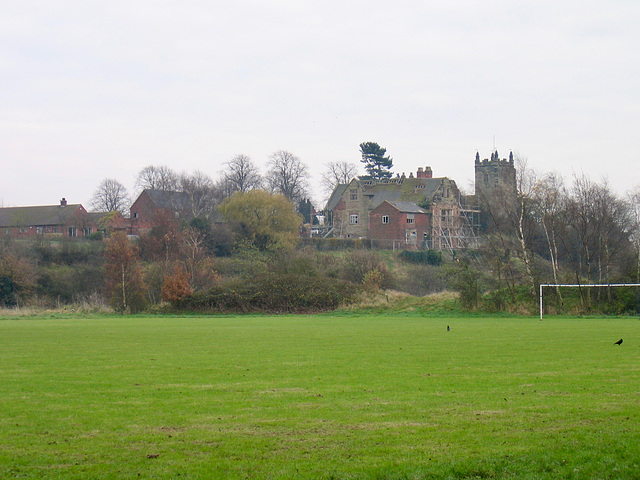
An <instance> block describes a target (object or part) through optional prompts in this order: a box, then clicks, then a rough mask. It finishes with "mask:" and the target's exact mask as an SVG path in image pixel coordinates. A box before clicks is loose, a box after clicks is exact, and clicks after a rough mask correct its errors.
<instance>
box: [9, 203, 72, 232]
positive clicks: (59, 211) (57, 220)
mask: <svg viewBox="0 0 640 480" xmlns="http://www.w3.org/2000/svg"><path fill="white" fill-rule="evenodd" d="M78 209H82V210H81V211H84V208H83V207H82V205H80V204H79V203H78V204H71V205H64V206H63V205H45V206H36V207H5V208H0V227H24V226H46V225H66V224H67V223H69V221H70V220H71V217H73V216H74V215H75V214H76V212H78Z"/></svg>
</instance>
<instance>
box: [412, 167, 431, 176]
mask: <svg viewBox="0 0 640 480" xmlns="http://www.w3.org/2000/svg"><path fill="white" fill-rule="evenodd" d="M416 178H433V170H431V167H425V168H422V167H418V174H417V175H416Z"/></svg>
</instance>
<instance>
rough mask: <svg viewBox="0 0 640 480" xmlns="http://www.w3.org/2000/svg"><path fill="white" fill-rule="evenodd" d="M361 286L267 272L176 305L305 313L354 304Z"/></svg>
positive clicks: (192, 308) (179, 306)
mask: <svg viewBox="0 0 640 480" xmlns="http://www.w3.org/2000/svg"><path fill="white" fill-rule="evenodd" d="M357 292H358V287H357V286H356V285H353V284H350V283H347V282H342V281H336V280H332V281H327V279H326V278H322V277H309V276H305V275H292V274H278V273H267V274H264V275H261V276H259V277H256V278H254V279H252V280H245V281H239V280H233V281H227V282H225V283H224V284H221V285H219V286H216V287H214V288H211V289H209V290H208V291H206V292H197V293H194V294H192V295H190V296H188V297H186V298H184V299H183V300H181V301H178V302H175V304H174V305H175V306H176V307H178V308H180V309H185V310H197V311H217V312H250V311H261V312H273V313H303V312H317V311H326V310H333V309H335V308H337V307H338V306H339V305H340V304H342V303H343V302H348V301H352V300H353V299H354V298H355V296H356V293H357Z"/></svg>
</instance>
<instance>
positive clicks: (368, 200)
mask: <svg viewBox="0 0 640 480" xmlns="http://www.w3.org/2000/svg"><path fill="white" fill-rule="evenodd" d="M384 202H388V205H387V206H385V207H382V208H383V209H388V212H387V213H385V214H384V215H389V221H390V222H391V218H392V216H393V218H394V222H395V221H396V217H397V221H398V222H402V220H400V218H401V217H402V215H403V214H408V213H413V214H414V215H415V214H418V215H419V217H418V218H420V219H421V220H420V221H421V222H422V218H428V221H425V224H424V229H425V232H422V233H420V232H418V230H417V229H416V232H415V234H416V239H415V242H414V241H413V238H412V236H411V237H410V238H409V240H411V241H410V242H408V243H405V245H403V246H410V247H416V246H417V247H420V246H423V245H424V246H425V247H427V248H436V249H449V250H450V249H454V248H464V247H469V246H472V245H471V244H472V243H473V242H474V241H475V240H474V239H475V238H476V233H477V232H476V231H475V226H474V225H475V222H473V221H470V216H472V215H471V214H472V213H474V212H473V211H472V210H469V209H467V208H465V207H463V204H462V195H461V193H460V190H459V189H458V187H457V185H456V183H455V181H453V180H452V179H449V178H447V177H440V178H433V174H432V170H431V168H430V167H426V168H422V167H420V168H418V171H417V173H416V176H414V175H413V173H411V174H410V175H409V177H406V176H405V175H404V174H403V175H402V176H397V177H396V178H393V179H389V180H383V181H376V180H372V179H370V178H367V177H360V178H355V179H353V180H352V181H351V182H350V183H348V184H340V185H338V186H337V187H336V188H335V189H334V191H333V193H332V195H331V197H330V198H329V201H328V202H327V207H326V210H327V218H328V223H329V226H330V227H331V228H332V230H331V234H332V235H333V236H334V237H338V238H365V239H376V240H400V239H406V238H407V237H406V235H405V234H403V232H400V231H395V232H393V233H394V234H395V235H396V236H397V238H389V237H386V238H383V237H384V236H385V235H386V234H387V233H389V234H390V233H391V232H390V231H389V230H390V228H391V227H389V228H388V229H387V228H386V227H385V230H380V228H379V225H381V223H379V222H378V220H380V222H382V220H381V219H378V218H377V217H376V218H375V219H373V221H372V220H371V219H370V216H371V215H372V213H373V212H374V211H375V212H376V214H378V213H379V212H378V210H377V209H378V208H379V207H380V206H381V205H382V204H383V203H384ZM408 204H412V205H413V206H412V207H409V205H408ZM402 210H406V211H405V212H402ZM409 210H412V211H409ZM423 211H424V212H426V216H424V217H423V215H425V213H424V212H423ZM381 215H382V214H381ZM405 220H406V218H405ZM372 226H373V227H374V231H372V230H371V227H372Z"/></svg>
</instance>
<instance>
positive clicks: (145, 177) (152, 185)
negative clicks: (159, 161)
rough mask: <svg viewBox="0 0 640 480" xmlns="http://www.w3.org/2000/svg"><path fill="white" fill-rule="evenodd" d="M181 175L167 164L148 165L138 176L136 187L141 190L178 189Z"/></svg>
mask: <svg viewBox="0 0 640 480" xmlns="http://www.w3.org/2000/svg"><path fill="white" fill-rule="evenodd" d="M179 178H180V177H179V175H178V174H177V173H176V172H174V171H173V170H172V169H170V168H169V167H167V166H165V165H160V166H155V165H148V166H146V167H144V168H143V169H142V170H140V172H138V176H137V177H136V188H138V189H140V190H145V189H148V190H163V191H169V192H171V191H175V190H177V189H178V184H179Z"/></svg>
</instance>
